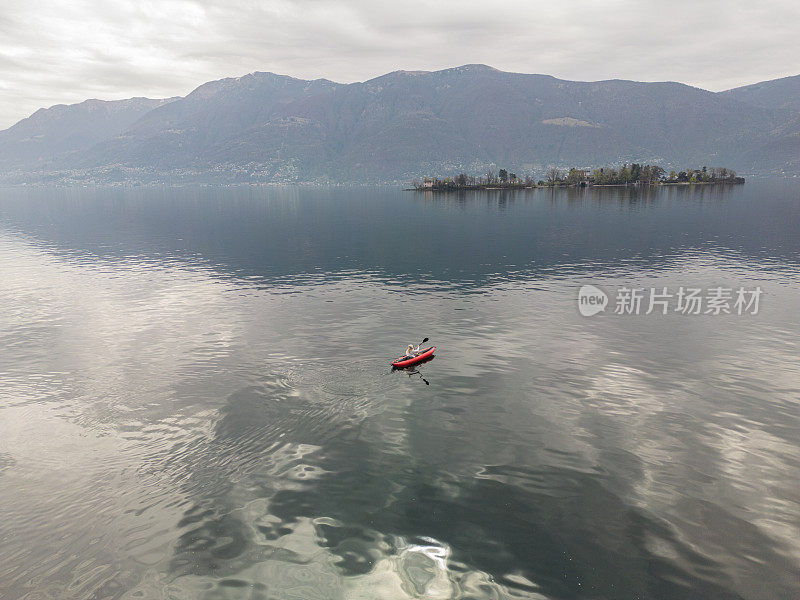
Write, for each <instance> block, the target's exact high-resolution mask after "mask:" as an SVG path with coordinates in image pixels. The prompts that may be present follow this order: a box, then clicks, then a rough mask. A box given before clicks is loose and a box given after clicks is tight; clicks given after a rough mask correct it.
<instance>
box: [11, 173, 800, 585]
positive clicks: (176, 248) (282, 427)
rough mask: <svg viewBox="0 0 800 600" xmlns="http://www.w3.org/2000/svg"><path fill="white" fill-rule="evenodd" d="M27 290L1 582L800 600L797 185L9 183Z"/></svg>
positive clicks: (18, 281)
mask: <svg viewBox="0 0 800 600" xmlns="http://www.w3.org/2000/svg"><path fill="white" fill-rule="evenodd" d="M0 285H1V286H2V288H0V289H2V294H0V336H2V340H1V343H0V516H2V518H1V519H0V557H1V558H0V597H2V598H3V599H14V600H16V599H20V598H25V599H37V600H38V599H43V598H54V599H56V598H57V599H71V598H76V599H78V598H80V599H84V598H85V599H106V598H136V599H149V598H159V599H160V598H174V599H184V598H186V599H189V598H201V599H203V600H212V599H214V600H217V599H234V598H235V599H248V600H249V599H267V598H269V599H298V600H301V599H302V600H305V599H315V598H320V599H322V598H325V599H331V598H342V599H345V598H346V599H351V598H352V599H355V598H359V599H362V598H363V599H378V598H380V599H396V598H430V599H445V598H463V599H467V598H470V599H483V598H495V599H496V598H559V599H561V598H592V599H601V598H602V599H627V598H645V599H649V598H675V599H686V598H702V599H717V598H725V599H729V598H730V599H732V598H748V599H751V598H752V599H761V598H763V599H775V598H798V597H800V578H799V573H800V349H799V348H798V331H800V327H799V325H800V185H798V184H792V183H791V182H784V181H778V182H748V183H747V184H746V185H744V186H736V187H728V188H710V187H705V188H703V187H701V188H697V189H688V188H663V189H659V190H653V191H645V192H642V191H638V192H637V191H635V190H632V189H623V188H607V189H593V190H560V191H549V190H536V191H530V192H518V193H501V192H481V193H468V194H464V195H456V194H454V195H430V194H428V195H424V194H418V193H412V192H403V191H400V190H395V189H383V188H356V189H342V188H332V189H313V188H288V189H271V188H270V189H131V190H121V189H112V190H86V189H74V190H19V189H18V190H5V191H2V192H0ZM583 285H594V286H597V287H599V288H600V289H602V290H604V291H605V292H606V293H607V294H608V295H609V296H610V299H609V305H608V306H607V308H606V310H605V312H603V313H601V314H598V315H595V316H591V317H584V316H581V314H580V313H579V311H578V301H577V296H578V290H579V288H580V287H581V286H583ZM622 287H628V288H638V287H641V288H645V289H646V290H647V291H648V292H649V289H650V288H651V287H654V288H658V289H659V290H661V289H662V288H664V287H667V288H668V291H669V292H672V293H676V292H677V291H678V289H679V288H680V287H685V288H701V289H703V290H707V289H708V288H716V287H723V288H730V289H732V290H737V289H738V288H746V289H747V290H752V289H755V288H757V287H759V288H761V290H762V295H761V296H760V298H759V306H758V312H757V314H752V312H753V311H752V310H751V311H750V312H746V313H745V314H742V315H738V314H735V311H733V310H732V311H731V312H732V313H733V314H720V315H714V314H700V315H688V314H682V313H680V312H677V311H675V310H674V309H673V305H672V304H671V305H670V306H669V307H668V314H666V315H664V314H661V310H660V309H659V310H655V311H654V312H652V313H651V314H649V315H648V314H639V315H636V314H623V315H618V314H614V312H615V303H616V296H617V294H618V290H619V288H622ZM704 293H705V292H704ZM672 301H674V298H673V300H672ZM646 305H647V300H646V299H645V301H644V303H643V305H642V310H641V313H644V312H646V307H647V306H646ZM704 308H705V307H704ZM426 336H427V337H430V338H431V342H432V343H434V344H436V346H437V347H438V351H437V356H436V358H435V359H433V360H432V361H430V362H428V363H426V364H424V365H422V366H421V367H420V368H419V369H418V372H417V373H414V372H406V371H396V372H392V371H391V370H390V369H389V367H388V364H389V361H390V360H391V359H392V358H394V357H395V356H397V355H398V354H399V353H401V352H402V351H403V349H404V348H405V346H406V344H408V343H411V342H415V343H418V342H419V341H421V339H422V338H423V337H426Z"/></svg>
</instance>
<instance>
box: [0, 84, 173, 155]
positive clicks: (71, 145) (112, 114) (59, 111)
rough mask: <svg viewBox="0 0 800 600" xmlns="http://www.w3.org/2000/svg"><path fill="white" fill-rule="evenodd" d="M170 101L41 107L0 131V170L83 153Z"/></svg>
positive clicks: (118, 101) (120, 101) (89, 103)
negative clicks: (66, 154) (71, 153)
mask: <svg viewBox="0 0 800 600" xmlns="http://www.w3.org/2000/svg"><path fill="white" fill-rule="evenodd" d="M169 102H170V100H169V99H168V100H153V99H150V98H130V99H128V100H115V101H103V100H86V101H85V102H81V103H79V104H70V105H65V104H59V105H56V106H53V107H51V108H42V109H40V110H37V111H36V112H35V113H33V114H32V115H31V116H30V117H28V118H26V119H23V120H21V121H20V122H18V123H17V124H15V125H13V126H12V127H10V128H8V129H6V130H4V131H0V167H4V168H12V167H22V166H24V167H26V168H35V167H36V166H39V165H40V164H42V163H44V162H46V161H48V160H49V159H52V158H53V157H56V156H59V155H62V154H65V153H69V152H76V151H81V150H86V149H88V148H90V147H91V146H94V145H95V144H97V143H98V142H100V141H102V140H105V139H108V138H111V137H113V136H116V135H118V134H119V133H121V132H122V131H124V130H125V129H127V128H128V127H129V126H131V125H132V124H133V123H134V122H135V121H137V120H138V119H139V118H141V117H142V116H143V115H145V114H146V113H148V112H150V111H151V110H153V109H154V108H156V107H158V106H162V105H164V104H167V103H169Z"/></svg>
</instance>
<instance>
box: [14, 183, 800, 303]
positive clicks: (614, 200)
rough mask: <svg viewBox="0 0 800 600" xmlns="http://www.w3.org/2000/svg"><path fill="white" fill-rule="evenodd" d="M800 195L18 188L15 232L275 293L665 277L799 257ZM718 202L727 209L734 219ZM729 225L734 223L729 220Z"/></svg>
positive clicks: (671, 190) (744, 189) (765, 189)
mask: <svg viewBox="0 0 800 600" xmlns="http://www.w3.org/2000/svg"><path fill="white" fill-rule="evenodd" d="M790 197H791V194H789V193H783V192H782V193H775V192H773V190H772V188H770V187H769V186H765V185H761V186H759V184H748V185H746V186H737V187H735V188H732V187H727V186H718V187H717V186H700V187H694V188H686V187H661V188H655V189H647V188H637V187H631V188H601V189H585V188H584V189H581V188H568V189H563V190H530V191H508V190H497V191H480V192H454V193H444V194H424V193H414V192H402V191H398V190H388V189H381V188H377V189H365V188H353V189H347V188H278V189H273V188H269V189H265V188H257V189H251V188H244V189H242V188H201V189H171V190H163V189H121V190H115V189H111V190H81V191H76V190H55V191H53V190H48V191H44V190H38V191H37V190H32V191H18V190H14V191H6V192H4V196H3V198H0V211H1V212H0V214H1V215H2V220H3V222H5V223H6V225H7V227H9V228H11V229H16V230H19V231H21V232H23V233H25V234H26V235H30V236H32V237H33V238H34V239H36V240H38V241H39V242H42V243H44V244H45V245H48V246H53V247H54V249H55V250H56V251H58V252H68V253H69V254H70V255H71V256H73V257H74V258H75V259H78V260H79V257H80V256H81V254H83V253H87V254H88V255H90V256H91V257H92V258H93V259H94V258H95V257H98V256H100V257H103V258H106V259H109V260H120V259H122V258H123V257H124V258H125V259H132V258H135V259H136V260H138V261H140V262H141V261H152V262H153V264H164V263H165V262H168V261H179V262H190V263H197V264H201V265H203V266H205V267H207V268H211V269H214V270H217V271H220V272H221V273H222V274H223V275H224V276H228V277H233V278H241V279H245V280H247V282H248V283H249V284H250V285H253V286H269V287H270V288H273V289H276V290H279V289H280V287H281V285H282V284H284V283H285V284H289V285H291V286H297V285H314V284H315V283H319V282H324V281H330V280H335V279H338V278H343V277H346V278H353V277H356V278H358V277H364V278H369V279H377V280H380V281H382V282H384V283H385V284H386V285H390V286H392V285H405V284H407V283H420V284H424V285H428V286H431V288H432V289H437V288H439V287H444V288H451V287H454V286H455V287H474V286H481V285H484V284H487V283H490V282H493V281H498V280H509V279H512V280H513V279H518V278H530V277H539V276H543V277H560V276H567V275H569V274H571V273H576V272H580V273H586V272H593V271H598V270H606V269H613V268H614V267H615V266H616V265H618V264H620V263H621V262H622V261H635V262H637V263H638V264H640V265H644V266H646V267H648V268H652V269H659V268H662V267H668V266H669V265H670V263H671V262H672V261H674V260H676V259H680V257H681V256H683V255H685V254H686V253H696V252H702V251H704V250H707V249H709V248H712V247H713V248H714V251H715V252H716V253H719V254H725V253H729V254H730V257H731V260H733V261H736V260H738V259H737V256H742V257H745V259H747V260H750V259H756V260H760V259H762V258H767V257H768V258H770V259H771V260H785V261H789V262H796V261H797V260H798V255H797V249H796V246H795V244H794V239H795V234H796V224H793V217H792V213H791V207H790V201H789V200H787V198H790ZM720 203H723V204H724V205H725V210H724V212H723V211H721V210H720ZM723 215H724V218H723Z"/></svg>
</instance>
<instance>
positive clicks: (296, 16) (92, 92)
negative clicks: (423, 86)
mask: <svg viewBox="0 0 800 600" xmlns="http://www.w3.org/2000/svg"><path fill="white" fill-rule="evenodd" d="M776 17H779V18H776ZM798 22H800V4H797V3H795V2H791V1H789V0H768V1H765V2H762V3H747V4H746V3H742V2H735V3H731V2H728V1H727V0H707V1H704V2H702V3H697V2H693V1H690V0H677V1H673V2H670V3H665V2H661V1H659V2H657V1H655V0H639V1H635V0H614V1H610V2H602V3H601V2H593V1H590V0H559V1H554V0H550V1H546V2H545V1H533V2H531V1H522V0H498V1H496V2H485V1H484V2H479V1H476V0H461V1H452V0H445V1H439V2H435V3H434V2H427V1H422V0H410V1H407V2H403V3H397V2H389V1H386V0H267V1H264V2H252V1H251V0H229V1H222V0H161V1H155V0H143V1H140V2H127V1H123V0H106V1H104V2H99V1H97V0H71V1H69V2H68V1H66V0H42V1H41V2H36V3H32V2H29V1H23V0H5V1H4V2H3V4H2V6H0V127H6V126H8V125H11V124H12V123H13V122H15V121H17V120H18V119H20V118H22V117H24V116H27V115H28V114H30V113H31V112H33V111H34V110H36V109H37V108H40V107H42V106H50V105H53V104H57V103H71V102H79V101H81V100H84V99H86V98H90V97H98V98H103V99H117V98H127V97H131V96H143V95H145V96H150V97H165V96H174V95H183V94H186V93H187V92H189V91H190V90H191V89H193V88H194V87H196V86H197V85H199V84H201V83H203V82H205V81H208V80H211V79H218V78H220V77H226V76H238V75H243V74H245V73H248V72H251V71H255V70H262V71H275V72H278V73H284V74H288V75H293V76H297V77H306V78H315V77H327V78H329V79H334V80H337V81H344V82H348V81H359V80H364V79H367V78H370V77H374V76H376V75H380V74H383V73H385V72H388V71H392V70H396V69H438V68H445V67H450V66H456V65H460V64H465V63H472V62H480V63H486V64H490V65H492V66H494V67H497V68H499V69H503V70H509V71H520V72H527V73H548V74H552V75H555V76H557V77H562V78H565V79H578V80H595V79H608V78H625V79H638V80H646V81H656V80H659V81H660V80H674V81H682V82H685V83H689V84H691V85H697V86H699V87H704V88H707V89H712V90H720V89H726V88H728V87H734V86H737V85H743V84H747V83H753V82H756V81H760V80H763V79H771V78H775V77H782V76H786V75H794V74H797V71H798V67H797V56H800V37H799V36H797V32H796V30H795V26H796V23H798Z"/></svg>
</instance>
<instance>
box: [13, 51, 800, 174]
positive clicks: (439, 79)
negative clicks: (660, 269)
mask: <svg viewBox="0 0 800 600" xmlns="http://www.w3.org/2000/svg"><path fill="white" fill-rule="evenodd" d="M788 79H789V80H794V79H797V82H798V83H800V76H798V78H788ZM750 88H752V89H750ZM798 100H799V98H798V87H797V85H796V84H795V82H794V81H784V80H775V81H774V82H763V83H761V84H755V86H745V87H743V88H736V89H734V90H728V91H726V92H720V93H713V92H709V91H706V90H702V89H699V88H694V87H691V86H687V85H684V84H681V83H675V82H663V83H642V82H635V81H625V80H609V81H596V82H576V81H566V80H561V79H557V78H555V77H552V76H549V75H527V74H520V73H508V72H504V71H499V70H497V69H493V68H491V67H488V66H485V65H464V66H462V67H455V68H452V69H445V70H442V71H395V72H392V73H388V74H386V75H382V76H380V77H377V78H374V79H371V80H369V81H365V82H359V83H351V84H341V83H335V82H332V81H329V80H326V79H316V80H302V79H296V78H293V77H288V76H285V75H276V74H274V73H260V72H256V73H251V74H249V75H246V76H244V77H238V78H227V79H221V80H218V81H212V82H208V83H205V84H203V85H201V86H199V87H198V88H196V89H195V90H194V91H193V92H191V93H190V94H188V95H187V96H185V97H183V98H177V99H169V100H147V99H144V98H137V99H131V100H129V101H119V102H122V103H126V102H127V103H128V104H118V103H103V104H100V105H96V106H95V105H92V104H89V105H87V106H83V105H84V104H86V103H82V104H78V105H71V106H67V107H53V108H51V109H47V110H45V111H41V110H40V111H37V112H36V113H34V115H32V116H31V117H29V118H28V119H23V120H22V121H20V122H19V123H17V124H16V125H14V126H13V127H11V128H9V129H7V130H5V131H3V132H0V172H3V173H4V174H3V175H1V176H0V177H2V179H3V180H5V181H7V182H12V183H13V182H22V181H37V180H48V181H80V180H89V181H134V180H135V181H189V180H195V181H220V182H229V181H261V182H292V181H297V182H385V181H403V180H405V181H408V180H410V179H413V178H415V177H420V176H422V175H428V174H435V175H452V174H455V173H456V172H458V171H465V172H472V173H480V172H485V170H486V169H487V168H496V166H504V167H507V168H511V169H514V170H516V171H517V172H518V173H520V174H522V173H540V172H542V171H543V170H544V169H545V168H546V167H547V166H551V165H554V166H560V167H567V166H584V167H592V166H602V165H610V164H619V163H622V162H630V161H636V162H644V163H656V164H661V165H662V166H664V167H665V168H671V167H675V168H680V167H685V166H689V165H691V166H701V165H708V166H727V167H732V168H734V169H737V170H739V171H740V172H743V173H765V174H766V173H787V174H794V173H799V172H800V111H799V110H797V108H796V106H797V104H798ZM88 102H90V103H97V102H100V101H88ZM56 109H58V110H56ZM32 133H35V134H36V135H37V136H39V137H35V136H32V135H31V134H32ZM32 140H34V141H32Z"/></svg>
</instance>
